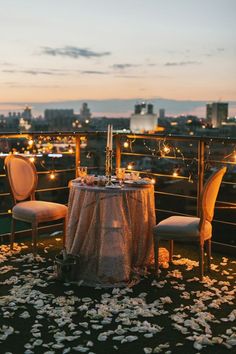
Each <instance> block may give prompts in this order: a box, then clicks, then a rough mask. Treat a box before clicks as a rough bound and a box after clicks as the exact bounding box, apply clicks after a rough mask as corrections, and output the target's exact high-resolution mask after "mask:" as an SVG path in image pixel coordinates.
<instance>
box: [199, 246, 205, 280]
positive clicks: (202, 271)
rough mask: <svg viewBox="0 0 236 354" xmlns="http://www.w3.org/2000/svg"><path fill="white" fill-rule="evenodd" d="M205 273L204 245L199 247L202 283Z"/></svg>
mask: <svg viewBox="0 0 236 354" xmlns="http://www.w3.org/2000/svg"><path fill="white" fill-rule="evenodd" d="M203 273H204V243H202V244H200V246H199V278H200V280H201V281H202V278H203Z"/></svg>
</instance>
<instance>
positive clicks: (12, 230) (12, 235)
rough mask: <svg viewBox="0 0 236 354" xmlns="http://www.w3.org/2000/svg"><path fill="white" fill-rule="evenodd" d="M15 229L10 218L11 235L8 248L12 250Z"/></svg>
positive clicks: (14, 221)
mask: <svg viewBox="0 0 236 354" xmlns="http://www.w3.org/2000/svg"><path fill="white" fill-rule="evenodd" d="M15 229H16V220H15V219H14V218H12V220H11V235H10V248H11V250H13V246H14V239H15Z"/></svg>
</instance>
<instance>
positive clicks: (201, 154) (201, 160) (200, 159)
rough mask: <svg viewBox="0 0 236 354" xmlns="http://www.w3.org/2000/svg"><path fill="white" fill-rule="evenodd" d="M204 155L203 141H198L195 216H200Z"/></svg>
mask: <svg viewBox="0 0 236 354" xmlns="http://www.w3.org/2000/svg"><path fill="white" fill-rule="evenodd" d="M204 155H205V143H204V141H203V140H201V139H200V140H199V141H198V184H197V216H198V217H200V216H201V215H200V214H201V195H202V190H203V185H204Z"/></svg>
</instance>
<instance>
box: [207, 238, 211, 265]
mask: <svg viewBox="0 0 236 354" xmlns="http://www.w3.org/2000/svg"><path fill="white" fill-rule="evenodd" d="M207 268H208V271H209V272H210V271H211V239H209V240H207Z"/></svg>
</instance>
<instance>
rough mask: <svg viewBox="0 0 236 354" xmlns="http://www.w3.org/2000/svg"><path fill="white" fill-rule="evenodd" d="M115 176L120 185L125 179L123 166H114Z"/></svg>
mask: <svg viewBox="0 0 236 354" xmlns="http://www.w3.org/2000/svg"><path fill="white" fill-rule="evenodd" d="M116 178H117V179H118V181H119V184H120V186H122V185H123V183H124V179H125V168H122V167H117V168H116Z"/></svg>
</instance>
